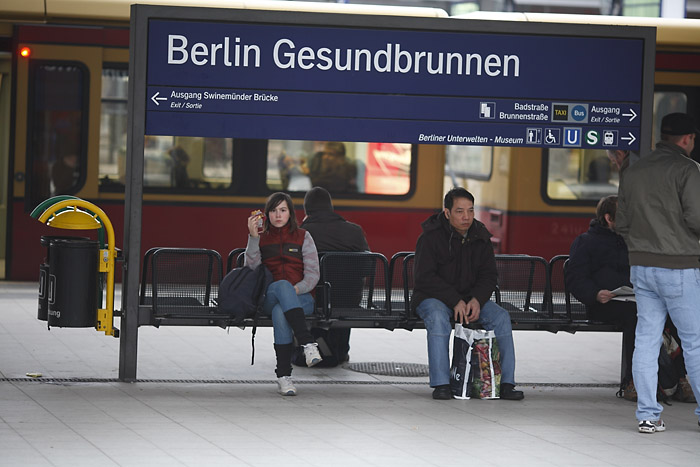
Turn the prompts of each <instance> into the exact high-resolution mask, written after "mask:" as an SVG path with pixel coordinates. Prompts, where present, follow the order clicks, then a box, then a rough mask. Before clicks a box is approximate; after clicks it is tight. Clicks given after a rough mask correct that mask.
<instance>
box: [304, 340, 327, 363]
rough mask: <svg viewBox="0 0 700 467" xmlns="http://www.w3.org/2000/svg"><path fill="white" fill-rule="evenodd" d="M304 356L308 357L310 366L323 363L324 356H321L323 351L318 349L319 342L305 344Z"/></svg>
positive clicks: (307, 361)
mask: <svg viewBox="0 0 700 467" xmlns="http://www.w3.org/2000/svg"><path fill="white" fill-rule="evenodd" d="M304 358H305V359H306V366H308V367H309V368H311V367H312V366H314V365H317V364H319V363H321V360H323V358H321V353H320V352H319V351H318V344H317V343H316V342H312V343H311V344H305V345H304Z"/></svg>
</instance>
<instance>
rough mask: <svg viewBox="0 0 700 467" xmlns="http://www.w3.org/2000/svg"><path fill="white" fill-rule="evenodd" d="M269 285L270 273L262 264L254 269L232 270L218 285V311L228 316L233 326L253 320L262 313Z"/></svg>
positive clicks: (270, 281)
mask: <svg viewBox="0 0 700 467" xmlns="http://www.w3.org/2000/svg"><path fill="white" fill-rule="evenodd" d="M271 283H272V273H271V272H270V271H269V270H268V269H267V268H266V267H265V266H264V265H263V264H260V265H259V266H258V267H257V268H255V269H250V268H248V267H242V268H235V269H232V270H231V271H230V272H229V273H228V274H226V276H225V277H224V279H223V280H222V281H221V285H219V298H218V300H217V303H218V306H219V311H221V312H223V313H227V314H230V315H231V316H232V318H233V320H234V322H233V324H234V325H237V324H238V323H242V322H243V321H244V320H246V319H248V318H254V317H255V316H256V315H258V314H259V313H260V312H261V311H262V307H263V302H264V301H265V292H266V291H267V287H268V286H269V285H270V284H271Z"/></svg>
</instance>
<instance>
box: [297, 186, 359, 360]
mask: <svg viewBox="0 0 700 467" xmlns="http://www.w3.org/2000/svg"><path fill="white" fill-rule="evenodd" d="M304 212H305V213H306V217H305V218H304V222H302V224H301V226H302V228H303V229H306V230H307V231H308V232H309V233H310V234H311V237H312V238H313V239H314V243H315V244H316V249H317V250H318V251H319V252H320V253H323V252H328V251H369V245H368V244H367V239H366V238H365V233H364V232H363V230H362V227H360V226H359V225H357V224H353V223H352V222H348V221H346V220H345V219H343V218H342V217H341V216H340V215H338V214H336V213H335V212H334V211H333V202H332V201H331V195H330V193H328V190H326V189H325V188H322V187H320V186H317V187H314V188H312V189H310V190H309V191H307V192H306V196H304ZM358 287H359V289H360V294H359V295H360V296H361V290H362V284H361V283H360V284H358ZM311 334H313V335H314V336H315V338H316V340H317V342H318V343H319V346H320V347H321V351H322V353H325V355H323V360H322V361H321V363H320V365H319V366H320V367H333V366H337V365H339V364H341V363H343V362H345V361H347V360H348V358H349V357H348V353H349V352H350V328H332V329H329V330H325V329H321V328H312V329H311ZM324 345H325V347H324ZM300 357H302V358H299V359H296V360H297V362H298V363H303V362H304V359H303V353H300Z"/></svg>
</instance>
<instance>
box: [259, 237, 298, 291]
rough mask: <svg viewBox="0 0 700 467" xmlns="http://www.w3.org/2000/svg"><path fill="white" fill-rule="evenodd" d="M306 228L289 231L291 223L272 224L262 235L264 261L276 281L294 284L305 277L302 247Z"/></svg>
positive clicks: (261, 245)
mask: <svg viewBox="0 0 700 467" xmlns="http://www.w3.org/2000/svg"><path fill="white" fill-rule="evenodd" d="M305 234H306V230H304V229H299V228H298V229H296V230H295V231H294V232H290V231H289V224H287V225H285V226H284V227H282V228H277V227H275V226H273V225H270V230H268V231H267V232H265V233H264V234H262V235H260V254H261V256H262V262H263V264H264V265H265V266H266V267H267V269H269V270H270V272H271V273H272V277H273V279H274V280H275V281H279V280H282V279H284V280H287V281H289V282H290V283H291V284H292V285H295V284H296V283H298V282H300V281H301V280H302V279H303V278H304V257H303V256H302V252H301V247H302V245H303V244H304V235H305Z"/></svg>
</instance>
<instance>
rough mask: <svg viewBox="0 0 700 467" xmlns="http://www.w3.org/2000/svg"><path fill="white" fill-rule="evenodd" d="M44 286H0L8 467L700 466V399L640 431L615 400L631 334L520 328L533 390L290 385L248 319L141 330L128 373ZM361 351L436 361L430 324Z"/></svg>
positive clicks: (372, 357) (386, 336)
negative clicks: (58, 310)
mask: <svg viewBox="0 0 700 467" xmlns="http://www.w3.org/2000/svg"><path fill="white" fill-rule="evenodd" d="M36 296H37V284H36V283H11V282H0V465H1V466H30V465H31V466H54V465H55V466H82V465H84V466H117V465H119V466H138V465H144V466H159V465H167V466H170V465H175V466H183V465H185V466H209V465H227V466H229V465H230V466H237V465H242V466H273V465H279V466H285V467H286V466H301V465H305V466H319V467H326V466H329V465H332V466H364V465H368V466H402V467H403V466H423V465H426V466H451V465H455V466H465V465H491V466H509V467H512V466H570V465H575V466H601V465H602V466H604V465H613V466H639V465H650V464H651V465H653V464H657V465H676V466H691V465H692V466H697V465H700V428H699V427H698V425H697V421H696V419H695V415H694V414H693V409H694V405H693V404H682V403H678V402H675V403H673V405H672V406H666V407H665V411H664V414H663V418H664V420H665V421H666V425H667V427H668V429H667V431H666V432H664V433H657V434H654V435H642V434H640V433H638V432H637V429H636V421H635V420H634V409H635V404H633V403H631V402H628V401H625V400H622V399H617V398H616V397H615V392H616V387H615V386H616V382H617V381H618V380H619V372H620V366H619V365H620V345H621V335H619V334H603V333H578V334H576V335H570V334H556V335H555V334H549V333H545V332H516V333H515V345H516V355H517V359H518V363H517V370H516V378H517V380H518V382H519V387H520V389H523V390H524V391H525V395H526V396H525V400H524V401H521V402H511V401H482V400H468V401H458V400H452V401H433V400H432V399H431V398H430V394H431V391H430V388H429V387H428V382H427V381H428V380H427V378H426V377H422V376H419V377H396V376H379V375H371V374H367V373H361V372H356V371H352V370H351V369H349V368H347V367H339V368H330V369H314V368H311V369H308V368H296V369H295V370H294V378H295V380H296V382H297V388H298V390H299V395H298V396H296V397H282V396H279V395H278V394H277V393H276V389H277V388H276V384H275V383H274V373H273V369H274V354H273V350H272V334H271V330H270V329H259V330H258V335H257V338H256V362H255V365H254V366H251V365H250V331H249V330H240V329H237V328H235V329H231V330H230V331H226V330H223V329H220V328H191V327H190V328H160V329H155V328H150V327H144V328H140V330H139V347H138V372H137V377H138V380H139V381H138V382H136V383H122V382H119V381H118V372H119V368H118V366H119V357H118V354H119V340H118V339H115V338H112V337H106V336H105V335H104V334H100V333H97V332H96V331H94V330H91V329H62V328H52V329H51V330H50V331H49V330H47V328H46V323H45V322H42V321H39V320H37V319H36V310H37V297H36ZM117 307H119V301H118V300H117ZM115 324H116V326H117V327H119V321H118V320H116V323H115ZM350 359H351V362H355V363H357V362H367V363H371V362H396V363H413V364H426V363H427V353H426V344H425V331H414V332H407V331H395V332H389V331H386V330H378V329H367V330H353V331H352V338H351V350H350ZM28 373H40V374H41V375H42V376H41V377H39V378H30V377H28V376H27V374H28Z"/></svg>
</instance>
